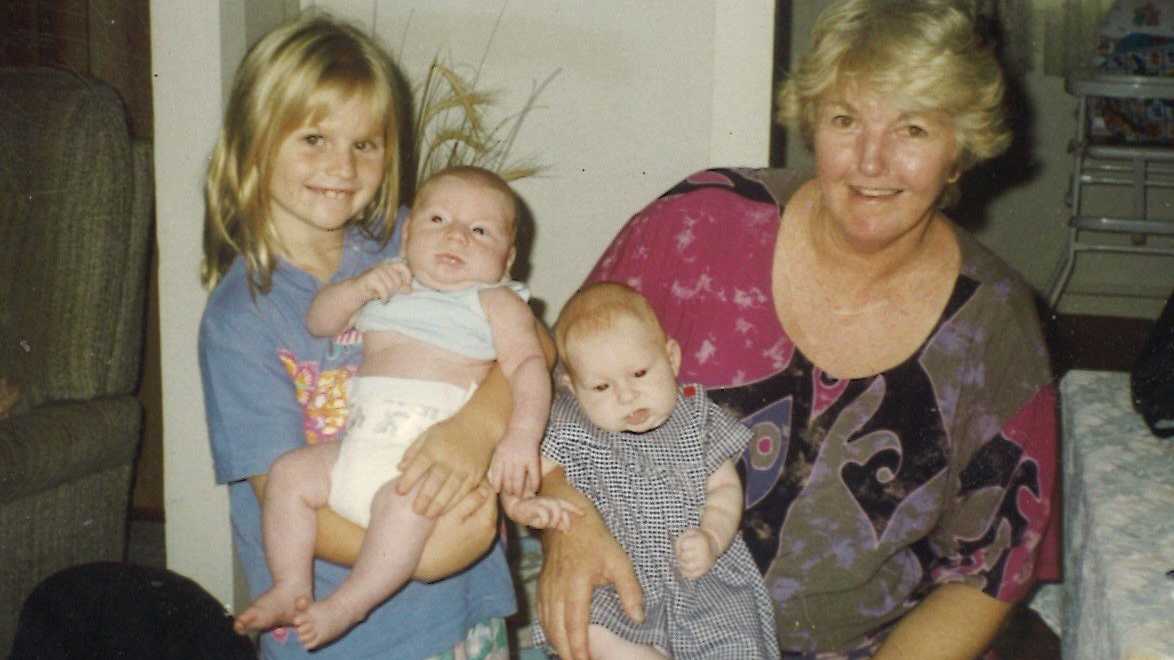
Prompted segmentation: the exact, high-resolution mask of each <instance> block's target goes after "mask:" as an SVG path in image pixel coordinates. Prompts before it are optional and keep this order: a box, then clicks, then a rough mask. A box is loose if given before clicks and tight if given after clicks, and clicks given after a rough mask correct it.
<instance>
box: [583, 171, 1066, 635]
mask: <svg viewBox="0 0 1174 660" xmlns="http://www.w3.org/2000/svg"><path fill="white" fill-rule="evenodd" d="M799 183H800V180H799V179H798V178H797V177H796V176H795V175H794V174H792V173H788V172H786V171H779V170H776V171H770V170H761V171H737V170H710V171H705V172H700V173H698V174H695V175H693V176H691V177H689V178H688V179H686V180H685V181H683V182H682V183H681V184H678V186H676V187H675V188H673V189H672V190H670V191H668V192H667V193H665V194H664V195H663V196H662V197H661V198H660V199H658V200H656V201H655V202H653V203H652V204H651V205H649V206H648V207H647V208H645V209H644V210H642V211H641V212H639V213H637V214H636V215H635V216H634V217H633V218H632V219H631V220H630V221H629V222H628V224H627V225H626V226H625V227H624V228H623V229H622V230H621V231H620V233H619V234H618V235H617V237H616V238H615V240H614V241H613V243H612V244H611V246H610V247H609V248H608V249H607V251H606V252H605V253H604V255H603V256H602V258H601V259H600V260H599V262H598V264H597V265H596V267H595V269H594V270H593V271H592V273H591V274H590V275H589V277H588V280H589V281H601V280H611V281H620V282H626V283H628V284H630V285H632V286H633V287H635V288H637V289H639V290H640V291H642V292H643V293H644V294H645V295H646V296H647V297H648V298H649V300H650V302H651V303H652V305H653V307H654V308H655V309H656V311H657V314H658V315H659V317H660V319H661V321H662V323H663V324H664V325H665V328H666V330H667V331H668V333H669V334H670V335H672V336H673V337H675V338H676V339H677V340H678V341H679V342H680V343H681V346H682V352H683V364H682V368H681V375H680V378H681V380H682V381H686V382H689V381H697V382H700V383H702V384H703V385H705V386H706V387H708V388H709V389H710V394H711V396H712V398H713V399H714V400H716V401H718V402H719V403H721V404H723V405H725V406H727V407H728V408H730V409H731V410H733V411H735V412H736V413H737V414H738V416H739V417H741V419H742V421H743V422H744V423H746V424H747V425H748V426H750V427H751V428H752V429H753V431H754V439H753V440H752V442H751V445H750V447H749V448H748V449H747V451H746V453H745V454H744V456H743V457H742V460H741V462H740V464H739V469H740V472H741V474H742V477H743V483H744V485H745V490H746V493H745V496H746V514H745V516H744V517H743V535H744V538H745V540H746V543H747V545H748V546H749V547H750V550H751V553H752V554H753V556H754V558H755V561H756V562H757V563H758V566H759V568H760V569H761V570H762V571H763V573H764V577H765V580H766V583H767V589H768V590H769V591H770V593H771V595H772V598H773V599H774V602H775V605H776V623H777V625H778V629H779V630H778V633H779V640H780V646H781V647H782V648H784V649H788V650H789V651H790V652H791V653H796V654H808V657H814V656H811V655H810V654H813V653H815V652H817V651H839V652H842V653H847V652H848V651H850V650H852V649H856V651H854V652H857V653H858V652H860V650H861V649H868V648H871V647H873V646H874V644H875V642H876V640H877V639H879V638H880V637H882V636H883V635H884V633H885V632H886V630H887V628H888V626H889V625H890V624H891V623H892V622H893V621H895V620H896V619H898V618H899V617H900V616H902V615H903V614H904V613H906V612H907V611H909V610H910V609H911V608H912V607H914V606H915V605H916V604H917V603H918V602H919V601H920V600H921V599H922V598H924V597H925V595H926V594H927V593H928V592H929V591H930V590H931V589H932V588H933V587H934V586H935V585H936V584H940V583H944V582H966V583H968V584H971V585H973V586H975V587H976V588H979V589H982V590H983V591H985V592H986V593H988V594H990V595H991V596H994V597H996V598H1000V599H1003V600H1007V601H1013V600H1017V599H1019V598H1022V597H1023V596H1025V595H1026V594H1027V593H1028V591H1029V590H1030V589H1031V587H1032V585H1033V584H1034V580H1035V573H1036V557H1037V554H1038V549H1039V546H1040V541H1041V538H1042V537H1043V535H1044V533H1045V531H1046V530H1047V529H1048V525H1049V520H1050V518H1051V515H1052V511H1051V500H1052V494H1053V491H1054V480H1055V473H1056V459H1055V450H1056V423H1055V393H1054V390H1053V387H1052V385H1051V378H1050V374H1049V371H1048V366H1047V355H1046V352H1045V349H1044V345H1043V341H1042V338H1041V335H1040V332H1039V326H1038V320H1037V319H1036V317H1035V310H1034V306H1033V303H1032V299H1031V294H1030V291H1029V290H1028V289H1027V287H1026V286H1025V285H1024V284H1023V283H1022V282H1021V281H1020V280H1019V278H1018V276H1017V275H1016V274H1015V273H1014V272H1013V271H1012V270H1011V269H1010V268H1009V267H1007V266H1006V265H1005V264H1004V263H1002V262H1001V261H1000V260H999V259H998V258H997V257H995V256H994V255H993V254H991V253H990V252H989V251H987V250H986V249H985V248H983V247H982V246H981V245H979V244H978V243H977V242H976V241H975V240H974V239H973V238H972V237H970V236H969V235H968V234H966V233H965V232H963V231H961V230H959V231H958V235H959V241H960V243H961V247H962V252H963V266H962V272H961V274H960V276H959V277H958V280H957V282H956V283H955V287H954V291H953V294H952V296H951V298H950V300H949V302H948V304H947V306H946V310H945V312H944V313H943V315H942V317H941V319H940V320H939V322H938V325H937V327H936V328H935V329H934V331H933V332H932V333H931V335H930V336H929V338H928V339H927V340H926V342H925V343H924V344H923V345H922V346H921V347H920V348H919V349H918V351H917V352H916V353H915V354H914V355H912V356H910V357H909V358H908V359H907V360H906V361H905V362H903V363H902V364H900V365H898V366H896V367H894V368H892V369H889V370H887V371H885V372H883V373H880V374H876V375H874V376H870V377H867V378H858V379H851V380H843V381H841V380H835V379H833V378H831V377H829V376H828V375H827V374H825V373H824V372H823V371H822V370H821V369H820V368H819V367H818V366H817V365H814V364H812V363H811V361H810V360H808V359H807V358H806V356H804V355H803V354H802V352H800V351H799V350H797V348H796V346H795V344H794V343H793V342H792V341H791V340H790V338H789V336H788V335H787V333H786V330H785V329H784V328H782V327H781V326H780V324H779V321H778V317H777V315H776V313H775V307H774V301H773V298H772V292H771V268H772V259H773V255H774V246H775V241H776V239H777V236H778V227H779V224H780V217H781V213H780V204H779V202H776V198H777V199H779V200H783V201H784V202H785V200H786V199H787V198H788V197H789V195H790V192H791V191H793V190H794V188H795V187H797V186H798V184H799ZM786 655H787V653H786V652H785V653H784V656H786ZM821 657H822V656H821ZM843 657H846V656H843Z"/></svg>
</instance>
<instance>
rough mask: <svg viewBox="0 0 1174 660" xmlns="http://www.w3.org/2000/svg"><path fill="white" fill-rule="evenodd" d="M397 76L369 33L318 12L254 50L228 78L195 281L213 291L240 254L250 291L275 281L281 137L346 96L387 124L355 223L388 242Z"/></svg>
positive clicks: (395, 174) (394, 188) (395, 168)
mask: <svg viewBox="0 0 1174 660" xmlns="http://www.w3.org/2000/svg"><path fill="white" fill-rule="evenodd" d="M395 81H396V77H395V70H394V68H393V65H392V62H391V59H390V58H389V57H388V55H387V54H386V53H385V52H384V51H383V49H382V48H381V47H380V46H379V45H378V44H377V43H376V42H375V41H374V40H373V39H372V38H371V37H370V36H368V35H366V34H364V33H363V32H361V31H359V30H358V29H356V28H355V27H353V26H350V25H347V24H345V23H342V22H340V21H337V20H335V19H333V18H331V17H329V16H326V15H324V14H321V13H309V14H305V15H303V16H301V17H299V18H297V19H296V20H293V21H291V22H289V23H286V24H284V25H282V26H280V27H278V28H276V29H274V30H273V31H272V32H270V33H268V34H267V35H265V36H264V37H263V38H262V39H261V40H260V41H258V42H257V44H256V45H255V46H253V47H252V48H251V49H250V50H249V52H248V54H246V55H245V58H244V61H242V62H241V66H240V69H238V70H237V73H236V78H235V80H234V82H233V86H232V92H231V94H230V96H229V99H228V105H227V107H226V108H225V111H224V123H223V127H222V128H221V129H220V138H219V140H218V141H217V143H216V147H215V149H214V150H213V152H212V158H211V162H210V163H209V165H208V175H207V182H206V185H205V191H204V193H205V203H206V209H205V215H204V261H203V265H202V267H201V281H202V282H203V283H204V285H205V286H206V287H208V288H212V287H214V286H216V283H217V282H219V281H220V278H222V277H223V276H224V274H225V273H226V272H227V271H228V269H229V267H230V266H231V265H232V262H233V260H234V259H236V258H237V257H238V256H239V257H241V258H243V259H244V264H245V268H246V269H247V271H248V281H249V287H250V290H252V291H260V292H262V293H266V292H268V291H269V288H270V286H271V285H272V276H273V269H274V268H275V266H276V255H277V254H279V253H280V251H281V250H280V239H279V237H278V236H277V233H276V230H275V229H274V227H273V224H272V223H271V222H270V213H269V208H270V197H269V178H270V176H271V175H272V166H273V161H274V158H275V157H276V155H277V151H278V149H279V147H280V146H281V143H282V141H283V140H284V139H285V138H286V137H288V136H289V134H290V133H292V132H293V131H295V130H297V129H299V128H301V127H302V126H305V125H307V124H309V123H313V122H315V121H318V120H320V119H322V118H323V117H325V116H327V115H328V114H330V112H331V111H332V110H333V109H335V108H337V107H339V106H340V105H342V104H345V103H346V102H347V101H349V100H351V99H352V98H355V97H358V98H361V99H363V100H364V101H365V102H366V103H367V104H369V108H370V111H371V116H372V117H377V118H378V117H381V118H383V121H384V125H383V139H384V175H383V183H382V184H381V185H380V187H379V190H378V191H377V192H376V194H375V197H374V198H373V199H372V200H371V203H370V204H369V205H368V206H367V208H365V209H364V210H363V212H362V213H361V214H360V215H359V217H357V218H355V219H354V220H353V222H355V223H358V224H359V225H360V226H361V227H362V228H363V229H364V230H365V231H366V232H367V233H368V234H369V235H370V236H372V237H373V238H376V239H378V240H382V241H386V240H388V238H389V237H390V235H391V230H392V222H385V221H384V218H385V217H394V216H392V215H389V214H394V213H395V210H396V209H397V208H398V206H399V181H400V173H399V121H398V115H397V108H396V101H397V99H396V94H395V87H394V85H395Z"/></svg>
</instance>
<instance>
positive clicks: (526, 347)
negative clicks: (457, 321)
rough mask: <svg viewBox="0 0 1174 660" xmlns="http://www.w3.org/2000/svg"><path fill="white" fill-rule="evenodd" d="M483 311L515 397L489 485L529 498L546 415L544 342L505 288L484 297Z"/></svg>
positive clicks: (517, 299)
mask: <svg viewBox="0 0 1174 660" xmlns="http://www.w3.org/2000/svg"><path fill="white" fill-rule="evenodd" d="M481 306H482V308H483V309H484V310H485V315H486V317H487V318H488V319H489V327H490V330H491V331H492V334H493V347H494V349H495V350H496V352H497V363H498V364H499V365H501V371H502V373H503V374H505V377H506V379H507V380H508V381H509V383H510V391H511V393H512V395H513V409H512V411H511V413H510V418H509V423H508V424H507V425H506V430H505V437H504V438H503V439H502V441H501V442H500V443H498V445H497V447H496V449H495V451H494V454H493V460H492V462H491V463H490V465H489V483H490V485H492V486H493V489H494V490H496V491H499V492H502V491H504V492H506V493H509V494H510V495H517V496H532V495H533V494H534V493H535V492H536V491H537V490H538V483H539V481H540V480H541V479H540V475H539V470H540V466H539V461H538V446H539V445H540V444H541V443H542V433H543V431H545V430H546V418H547V417H548V416H549V415H550V397H551V394H550V372H549V371H548V370H547V369H546V363H545V359H544V356H543V354H542V342H541V340H540V339H539V338H538V334H539V333H538V331H537V330H536V328H535V319H534V315H533V314H532V313H531V312H530V308H529V307H528V306H527V305H526V303H525V302H524V301H523V300H522V299H521V298H520V297H518V296H517V295H516V294H515V293H514V292H512V291H510V290H509V289H508V288H506V287H495V288H492V289H486V290H484V291H482V292H481Z"/></svg>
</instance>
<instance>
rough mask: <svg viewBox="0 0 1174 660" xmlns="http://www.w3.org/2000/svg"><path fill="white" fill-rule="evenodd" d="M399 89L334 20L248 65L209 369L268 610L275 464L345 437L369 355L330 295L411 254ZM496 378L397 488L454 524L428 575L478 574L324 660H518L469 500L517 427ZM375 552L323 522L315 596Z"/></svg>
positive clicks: (309, 26)
mask: <svg viewBox="0 0 1174 660" xmlns="http://www.w3.org/2000/svg"><path fill="white" fill-rule="evenodd" d="M394 89H395V88H394V74H393V69H392V64H391V62H390V60H389V58H388V57H387V55H386V54H385V53H384V52H383V51H382V49H381V48H380V47H379V46H378V45H377V44H376V43H375V42H374V41H373V40H372V39H371V38H370V37H368V36H367V35H365V34H363V33H362V32H360V31H359V30H357V29H355V28H353V27H350V26H347V25H345V24H342V23H339V22H337V21H335V20H333V19H330V18H329V17H325V16H321V15H314V16H306V17H302V18H299V19H297V20H295V21H293V22H291V23H289V24H286V25H283V26H281V27H279V28H277V29H275V30H274V31H273V32H271V33H269V34H268V35H266V36H265V37H263V38H262V39H261V40H260V41H259V42H258V43H257V45H256V46H254V47H253V48H252V49H251V50H250V51H249V53H248V54H247V55H246V56H245V59H244V61H243V62H242V64H241V66H240V69H239V71H238V72H237V76H236V79H235V82H234V85H233V89H232V93H231V96H230V98H229V102H228V105H227V108H226V110H225V119H224V126H223V128H222V130H221V133H220V139H219V141H218V142H217V145H216V148H215V150H214V152H213V155H212V159H211V163H210V165H209V170H208V178H207V190H206V196H207V213H206V222H205V240H204V252H205V261H204V268H203V273H202V275H203V281H204V283H205V284H206V285H207V286H208V287H209V288H211V289H212V291H211V294H210V296H209V299H208V304H207V307H206V308H205V310H204V315H203V319H202V320H201V324H200V347H199V353H200V369H201V374H202V377H203V385H204V400H205V405H206V412H207V419H208V427H209V435H210V437H211V443H212V453H213V458H214V462H215V470H216V479H217V481H218V482H220V483H224V484H227V485H228V489H229V499H230V506H231V516H232V524H233V538H234V544H235V546H236V552H237V554H238V557H239V558H240V561H241V564H242V566H243V568H244V571H245V576H246V578H247V580H248V583H249V589H250V592H251V596H252V597H253V598H256V597H257V596H258V595H259V594H261V593H263V592H264V591H266V590H267V589H269V587H270V586H271V584H272V580H271V577H270V574H269V572H268V570H267V568H266V564H265V557H264V549H263V544H262V542H261V524H260V510H259V501H260V499H262V498H263V497H264V491H265V485H266V480H267V475H268V471H269V469H270V466H271V465H272V463H273V461H274V460H275V459H276V458H277V457H278V456H279V455H281V454H283V453H285V452H286V451H289V450H291V449H294V448H296V447H299V446H302V445H303V444H305V443H309V444H315V443H319V442H332V441H335V440H337V439H338V436H339V433H340V432H341V429H342V427H343V424H344V423H345V418H346V390H347V382H348V380H349V379H350V377H351V376H352V375H353V374H354V372H355V369H356V365H357V364H358V362H359V359H360V355H361V351H360V346H359V343H358V341H357V334H356V333H344V334H343V335H340V336H338V337H335V338H325V339H323V338H315V337H312V336H311V335H310V334H309V332H308V331H307V330H306V326H305V323H304V319H305V315H306V311H307V310H308V308H309V305H310V301H311V299H312V298H313V296H314V294H315V292H316V291H317V290H318V289H319V288H320V287H321V286H323V285H324V284H326V283H329V282H332V281H338V280H341V279H344V278H348V277H353V276H355V275H357V274H359V273H361V272H363V271H364V270H366V269H368V268H370V267H371V266H372V265H374V264H376V263H378V262H380V261H382V260H384V259H386V258H388V257H391V256H394V255H395V254H396V253H397V252H398V249H399V237H398V234H396V233H394V232H393V224H394V223H393V221H392V217H393V215H394V213H395V212H396V210H397V208H398V206H399V198H398V191H397V182H398V180H399V169H398V140H397V136H398V130H399V125H398V123H397V116H396V107H395V105H396V101H397V99H396V97H395V95H394V94H395V93H394ZM495 373H496V372H494V373H491V374H490V376H489V377H488V378H487V380H486V381H485V383H484V384H483V385H482V387H481V388H480V389H479V390H478V391H477V393H476V394H475V395H474V397H473V399H471V400H470V401H469V402H468V403H467V404H466V405H465V406H464V407H463V408H462V409H461V411H460V412H458V413H457V414H456V415H455V416H454V417H452V418H450V419H449V420H447V421H446V422H444V423H442V424H438V425H436V426H434V427H432V429H430V431H429V432H428V433H425V434H424V435H422V436H421V438H420V439H419V440H417V442H416V443H415V444H414V445H413V446H412V447H411V449H410V450H409V451H408V452H407V454H406V455H405V459H404V462H403V463H402V464H401V468H402V476H401V478H400V480H399V482H398V485H397V487H398V488H400V489H402V491H401V492H403V493H409V492H411V493H413V494H414V496H415V498H416V500H415V503H416V509H417V511H418V512H420V513H427V514H429V515H432V516H436V515H437V514H439V513H440V512H441V511H442V510H444V511H446V513H444V514H443V515H440V517H439V519H438V521H437V526H436V529H435V531H434V533H433V535H432V538H431V539H430V541H429V543H428V545H427V546H426V547H425V550H424V555H423V558H422V560H421V564H420V566H419V567H418V570H417V571H416V576H417V577H418V578H426V579H436V578H439V577H442V576H445V575H449V574H452V573H454V572H456V571H461V569H464V568H465V567H468V568H467V570H463V571H461V572H460V573H459V574H457V575H455V576H453V577H450V578H448V579H445V580H442V581H438V582H435V583H424V582H419V581H417V582H412V583H410V584H409V585H408V586H406V587H405V588H404V589H403V590H402V591H400V592H399V593H398V594H397V595H396V596H395V597H393V598H391V599H390V600H388V601H386V602H384V603H383V604H381V605H380V606H378V607H377V608H376V609H374V610H373V611H372V612H371V614H370V616H369V617H367V619H366V620H365V621H364V622H362V623H360V624H358V625H357V626H355V627H354V628H352V629H351V630H350V631H349V632H348V633H347V634H346V635H344V636H343V637H341V638H339V639H338V640H337V641H335V642H334V643H332V644H329V645H327V646H325V647H323V648H321V649H319V650H318V651H317V652H316V653H315V654H314V657H315V658H348V659H351V658H377V657H378V658H384V657H388V653H389V652H393V653H394V655H395V657H402V658H427V657H438V658H452V657H480V658H485V657H505V653H506V648H507V647H506V643H505V629H504V625H503V623H502V618H503V617H504V616H507V615H509V614H510V613H512V612H513V611H514V609H515V603H514V596H513V589H512V586H511V583H510V579H509V574H508V571H507V568H506V565H505V560H504V558H503V555H502V552H501V549H500V547H499V546H498V545H497V544H496V543H495V542H494V540H495V535H494V528H495V526H494V521H495V518H496V512H495V508H494V505H493V502H492V497H489V495H490V493H489V491H488V489H487V488H485V487H480V488H477V489H476V490H474V491H473V493H472V494H468V493H469V492H470V490H473V489H474V487H476V486H477V484H478V483H479V482H480V481H481V480H482V478H483V476H484V474H485V469H486V466H487V465H488V462H489V457H490V454H491V452H492V448H493V444H494V443H495V442H496V441H497V439H498V438H499V437H500V431H501V430H502V429H503V428H504V427H505V425H506V422H507V421H508V418H509V412H510V408H509V403H508V384H506V383H505V382H504V380H503V379H502V378H501V376H500V374H497V375H496V376H495ZM440 459H444V460H443V461H441V460H440ZM462 496H463V497H462ZM361 538H362V530H361V529H360V528H358V527H355V526H353V525H351V524H350V523H348V522H346V521H344V520H342V519H341V518H339V517H338V516H337V515H334V514H332V512H330V511H329V510H325V509H323V510H320V512H319V514H318V526H317V530H316V533H315V537H314V540H313V541H312V542H313V544H314V547H315V554H316V555H317V556H318V557H319V558H320V559H327V560H329V561H317V562H315V566H314V594H313V595H314V597H316V598H324V597H326V596H328V595H329V594H330V593H332V592H333V591H334V590H335V589H336V588H337V586H338V585H339V584H340V583H341V582H342V581H343V579H344V578H345V577H346V576H347V574H348V569H346V568H345V567H344V566H343V565H349V564H351V563H353V562H354V560H355V557H356V556H357V553H358V548H359V545H360V542H361ZM487 550H488V552H486V551H487ZM470 564H471V566H470ZM307 601H308V599H304V600H303V601H300V602H298V603H296V604H295V605H294V607H295V609H299V608H304V607H306V606H308V604H309V603H308V602H307ZM289 614H290V615H291V616H292V614H293V613H292V612H291V613H289ZM289 637H290V633H289V632H287V631H286V630H284V629H277V630H274V631H271V632H269V633H266V634H264V635H262V637H261V651H262V657H265V658H304V657H309V656H308V655H307V653H306V651H305V650H304V649H303V648H302V645H301V644H298V643H296V641H295V640H290V639H289ZM473 649H479V651H478V652H477V653H474V654H472V655H470V654H469V651H470V650H473Z"/></svg>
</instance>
